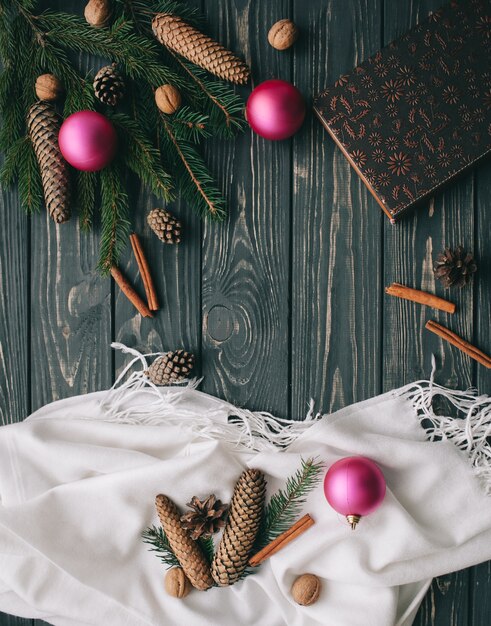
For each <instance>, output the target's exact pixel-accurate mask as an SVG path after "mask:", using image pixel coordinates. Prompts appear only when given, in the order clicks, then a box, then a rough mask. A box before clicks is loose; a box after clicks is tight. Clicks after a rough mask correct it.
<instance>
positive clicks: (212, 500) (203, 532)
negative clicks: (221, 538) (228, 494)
mask: <svg viewBox="0 0 491 626" xmlns="http://www.w3.org/2000/svg"><path fill="white" fill-rule="evenodd" d="M188 506H189V507H191V508H192V509H193V510H192V511H188V512H187V513H185V514H184V515H183V516H182V517H181V525H182V527H183V528H185V529H186V530H189V531H191V537H192V539H194V540H197V539H199V538H200V537H203V539H209V538H210V537H211V536H212V535H214V534H215V533H217V532H218V531H219V530H220V529H221V528H223V527H224V526H225V519H226V517H227V512H228V506H227V505H226V504H223V503H222V501H221V500H217V498H216V496H215V494H211V495H210V496H208V497H207V498H206V499H205V500H200V499H199V498H197V497H196V496H193V498H192V499H191V502H188Z"/></svg>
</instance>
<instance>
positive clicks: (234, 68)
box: [152, 13, 250, 85]
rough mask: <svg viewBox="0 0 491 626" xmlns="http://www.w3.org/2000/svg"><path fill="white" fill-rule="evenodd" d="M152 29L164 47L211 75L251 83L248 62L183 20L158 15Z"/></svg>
mask: <svg viewBox="0 0 491 626" xmlns="http://www.w3.org/2000/svg"><path fill="white" fill-rule="evenodd" d="M152 29H153V34H154V35H155V37H156V38H157V40H158V41H159V42H160V43H161V44H162V45H164V46H166V47H167V48H169V50H172V51H173V52H177V53H178V54H180V55H181V56H183V57H184V58H185V59H187V60H188V61H191V63H195V64H196V65H199V67H202V68H203V69H205V70H208V72H210V73H211V74H215V76H218V77H219V78H222V79H223V80H229V81H231V82H232V83H236V84H237V85H243V84H244V83H246V82H247V81H248V80H249V74H250V71H249V68H248V67H247V65H246V64H245V63H244V61H242V60H241V59H239V58H238V57H236V56H235V55H234V54H233V53H232V52H230V51H229V50H227V49H226V48H224V47H223V46H222V45H220V44H219V43H218V42H216V41H214V40H213V39H211V37H208V36H207V35H204V34H203V33H202V32H200V31H199V30H198V29H197V28H194V26H191V25H190V24H187V23H186V22H185V21H184V20H182V19H181V18H180V17H177V16H176V15H171V14H170V13H157V14H156V15H155V17H154V18H153V20H152Z"/></svg>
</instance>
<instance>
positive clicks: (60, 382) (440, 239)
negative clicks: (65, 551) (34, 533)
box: [0, 0, 491, 626]
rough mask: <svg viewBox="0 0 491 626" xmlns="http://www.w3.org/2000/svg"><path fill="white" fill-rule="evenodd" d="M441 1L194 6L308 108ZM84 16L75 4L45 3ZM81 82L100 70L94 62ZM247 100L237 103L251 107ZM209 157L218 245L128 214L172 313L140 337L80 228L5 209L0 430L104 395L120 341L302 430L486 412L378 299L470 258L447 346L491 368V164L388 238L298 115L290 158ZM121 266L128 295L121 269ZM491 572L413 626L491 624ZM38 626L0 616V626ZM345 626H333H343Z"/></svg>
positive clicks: (484, 570) (228, 148)
mask: <svg viewBox="0 0 491 626" xmlns="http://www.w3.org/2000/svg"><path fill="white" fill-rule="evenodd" d="M440 3H441V2H440V0H407V1H405V2H389V1H388V0H385V1H384V0H262V1H261V0H256V1H254V0H207V1H206V2H205V1H204V0H203V1H202V2H199V0H195V1H194V4H195V5H196V6H198V7H199V8H200V9H201V10H202V11H203V13H204V14H205V15H206V17H207V22H208V27H209V31H210V33H211V34H212V35H214V36H216V37H217V38H219V39H220V40H221V41H222V42H224V43H225V44H227V45H228V46H230V47H231V48H232V49H233V50H236V51H238V52H240V53H241V54H243V56H245V58H246V59H247V61H248V62H249V63H250V64H251V67H252V69H253V77H254V83H255V84H257V83H258V82H260V81H262V80H265V79H267V78H276V77H277V78H283V79H286V80H291V81H293V82H294V83H295V84H296V85H297V86H298V87H299V88H300V89H301V90H302V92H303V93H304V94H305V96H306V98H307V100H308V102H309V103H310V101H311V99H312V97H313V96H314V95H315V94H316V93H318V92H319V91H320V90H321V89H322V88H323V87H325V86H326V85H328V84H329V83H330V82H332V81H333V80H335V79H336V78H337V76H338V75H339V74H341V73H345V72H348V71H349V70H350V69H351V68H352V67H353V66H354V65H355V64H356V63H358V62H360V61H362V60H363V59H365V58H366V57H367V56H369V55H370V54H372V53H374V52H375V51H376V50H377V49H378V48H380V47H381V46H382V45H383V44H385V43H387V42H388V41H390V40H391V39H393V38H394V37H396V36H398V35H400V34H402V33H403V32H404V31H406V30H407V29H408V28H410V27H411V26H412V25H414V24H415V23H416V22H417V21H418V20H420V19H423V18H424V17H425V16H426V15H427V14H428V12H429V11H431V10H434V9H436V8H437V7H438V6H439V4H440ZM44 4H45V6H51V7H57V6H58V7H61V6H63V8H64V9H66V10H73V11H76V12H79V13H81V12H82V11H83V4H84V3H82V2H77V1H76V0H70V2H61V0H59V2H48V1H46V2H44ZM283 17H292V18H293V19H294V20H295V21H296V23H297V24H298V26H299V27H300V30H301V38H300V40H299V41H298V42H297V44H296V45H295V46H294V48H293V49H292V50H290V51H286V52H277V51H275V50H273V49H272V48H271V47H269V45H268V44H267V39H266V35H267V30H268V28H269V26H270V25H271V24H273V23H274V22H275V21H276V20H278V19H281V18H283ZM80 63H81V65H82V66H83V67H86V68H94V67H95V68H97V67H99V66H100V65H102V63H97V64H95V62H94V61H93V60H88V59H85V58H82V59H80ZM242 91H243V95H244V97H246V96H247V93H248V89H243V90H242ZM205 152H206V156H207V159H208V162H209V164H210V167H211V169H212V171H213V172H214V173H215V174H216V176H217V178H218V180H219V181H220V184H221V186H222V188H223V190H224V192H225V194H226V195H227V197H228V198H229V203H230V218H229V220H228V222H227V223H226V224H225V225H221V226H217V225H214V224H209V223H206V224H203V223H202V222H200V220H199V219H198V218H197V217H196V216H195V215H194V213H193V211H192V209H191V208H190V207H188V206H186V205H185V204H184V203H181V202H177V203H176V204H175V205H174V206H173V210H174V211H175V212H176V213H177V214H178V215H179V216H180V217H181V218H182V220H183V222H184V224H185V228H186V236H185V238H184V241H183V243H182V244H181V245H179V246H176V247H173V248H167V247H165V248H164V247H163V246H162V245H161V244H160V242H158V240H157V239H156V238H155V237H154V236H153V235H152V234H151V233H150V232H149V230H148V227H147V226H146V224H145V215H146V213H147V211H148V210H149V209H150V208H152V207H153V206H158V205H157V204H155V199H154V198H152V197H149V196H147V195H144V194H139V193H138V192H137V191H136V190H135V192H134V193H133V195H132V205H133V207H134V225H135V230H136V231H137V232H139V233H141V235H142V239H143V243H144V246H145V249H146V250H147V251H148V254H149V257H150V259H151V264H152V267H153V268H155V270H154V273H155V276H156V277H158V285H157V288H158V291H159V297H160V300H161V302H163V303H164V307H163V309H162V310H161V311H160V312H159V314H158V316H157V317H156V319H154V320H148V319H142V318H141V317H140V315H138V314H137V313H136V312H135V311H134V309H133V308H132V307H131V305H130V304H129V303H128V302H127V300H126V299H125V298H124V297H122V296H121V294H120V293H118V292H117V291H115V289H114V286H112V285H111V284H110V282H109V280H106V279H101V278H100V277H99V276H98V275H97V274H96V273H95V271H94V267H95V265H96V260H97V249H98V237H97V233H95V234H93V235H92V236H89V237H87V236H86V235H83V234H81V233H80V232H79V230H78V227H77V224H76V221H75V220H73V221H72V222H70V223H69V224H68V225H64V226H61V227H56V226H55V225H54V224H53V223H52V222H51V221H50V219H49V218H47V217H46V215H44V214H43V215H36V216H34V217H33V218H32V219H27V218H26V217H25V216H24V215H23V214H22V213H21V212H20V210H19V207H18V197H17V194H16V192H15V190H10V191H5V190H2V193H1V207H0V210H1V212H2V215H3V228H2V229H1V230H0V364H1V368H2V372H3V375H2V377H1V379H0V418H1V420H2V422H3V423H10V422H14V421H18V420H21V419H23V418H24V417H25V416H26V415H28V414H29V413H30V412H31V411H32V410H34V409H36V408H38V407H40V406H42V405H43V404H45V403H47V402H50V401H52V400H55V399H58V398H63V397H66V396H71V395H75V394H78V393H86V392H90V391H95V390H97V389H101V388H105V387H108V386H109V385H110V384H111V381H112V380H113V379H114V376H115V375H116V373H117V372H118V370H119V369H120V368H121V367H122V365H123V363H124V358H123V357H121V356H120V355H119V354H117V355H114V354H112V353H111V350H110V348H109V344H110V342H111V340H113V339H115V340H118V341H122V342H124V343H127V344H129V345H132V346H136V347H139V348H141V349H145V350H147V349H148V350H150V351H154V350H164V349H171V348H177V347H180V346H185V347H186V348H188V349H190V350H192V351H193V352H194V353H195V354H196V355H197V356H198V374H202V375H204V376H205V380H204V383H203V387H202V388H203V390H205V391H207V392H210V393H213V394H217V395H219V396H221V397H224V398H226V399H228V400H230V401H232V402H234V403H237V404H241V405H247V406H248V407H250V408H261V409H266V410H270V411H273V412H275V413H276V414H278V415H281V416H285V417H292V418H295V419H301V418H302V417H303V416H304V415H305V412H306V407H307V402H308V400H309V398H310V397H313V398H315V399H316V401H317V406H318V407H319V408H322V409H323V410H325V411H333V410H336V409H337V408H340V407H341V406H345V405H346V404H349V403H352V402H356V401H358V400H362V399H364V398H367V397H370V396H373V395H375V394H377V393H380V392H383V391H386V390H388V389H391V388H393V387H397V386H400V385H402V384H405V383H408V382H410V381H412V380H414V379H416V378H420V377H425V376H427V375H428V374H429V371H430V358H431V354H432V353H435V355H436V356H437V360H438V367H439V371H438V375H437V379H438V381H439V382H441V383H442V384H447V385H450V386H455V387H466V386H469V385H471V384H472V385H477V386H478V388H479V389H480V390H481V391H482V392H484V393H490V392H491V375H490V373H489V372H488V371H486V370H485V369H484V368H482V367H480V366H478V365H476V364H475V363H473V362H471V361H470V360H469V359H468V358H467V357H464V356H463V355H461V354H460V353H459V352H458V351H456V350H453V349H451V348H450V347H449V346H447V345H443V344H442V342H440V341H439V340H438V339H437V338H436V337H433V336H432V335H430V334H429V333H428V332H427V331H425V330H424V322H425V321H426V319H427V318H428V317H429V314H428V312H427V311H425V310H423V309H421V308H418V307H417V306H415V305H413V304H411V303H405V302H402V301H398V300H396V299H389V298H386V297H385V296H384V294H383V287H384V285H385V284H388V283H390V282H393V281H399V282H406V283H408V284H411V285H413V286H416V287H423V288H427V289H430V290H435V291H436V292H437V293H439V294H441V293H442V290H441V288H440V287H439V285H435V283H434V280H433V275H432V271H431V265H432V258H433V256H434V255H435V254H436V252H438V251H439V250H440V249H441V248H442V247H443V246H444V245H447V244H450V245H456V244H458V243H463V244H465V245H467V246H468V247H469V248H471V249H473V250H474V252H475V254H476V256H477V259H478V264H479V274H478V276H477V279H476V281H475V282H474V286H473V287H472V288H468V289H466V290H464V291H462V293H459V294H457V295H456V296H455V297H456V300H457V303H458V306H459V315H458V316H455V317H454V318H452V319H451V320H447V319H446V316H445V315H444V314H442V315H439V316H438V315H437V316H436V318H437V319H440V320H441V321H443V323H445V322H447V321H448V323H449V325H450V326H451V327H452V328H453V329H455V330H456V331H457V332H460V333H462V334H463V335H465V336H466V337H468V338H470V339H473V340H474V341H475V342H476V343H477V344H478V345H480V346H481V347H482V348H484V349H487V350H488V351H489V350H490V349H491V332H490V320H491V303H490V293H491V255H490V252H489V249H490V245H489V242H490V237H491V218H490V214H491V164H489V163H488V164H484V165H482V166H480V167H479V168H478V169H477V170H476V171H475V172H473V173H471V174H469V175H468V176H467V177H465V178H464V179H462V180H461V181H459V182H458V183H457V184H454V185H452V186H451V187H450V188H449V189H448V190H447V191H445V192H444V193H443V194H440V195H438V196H437V197H436V198H435V199H434V201H432V202H431V203H429V205H428V206H426V207H423V208H422V209H421V210H420V211H419V212H418V213H416V214H413V215H411V216H408V217H407V218H406V219H405V220H404V221H403V222H401V223H400V224H398V225H397V226H395V227H394V226H390V225H389V224H388V222H387V220H386V219H385V217H384V216H383V215H382V213H381V212H380V210H379V208H378V206H377V205H376V203H375V201H374V200H373V198H372V197H371V196H370V194H369V193H368V192H367V191H366V189H365V187H364V186H363V185H362V184H361V183H360V181H359V180H358V177H357V176H356V175H354V174H353V172H352V170H351V169H350V167H349V166H348V164H347V163H346V161H345V159H344V158H343V157H342V155H341V154H340V152H339V151H338V150H337V149H336V148H335V146H334V145H333V143H332V142H331V141H330V139H329V138H328V137H327V135H326V134H325V132H324V131H323V129H322V128H321V126H320V124H319V123H318V122H317V120H316V119H314V117H313V116H312V115H311V114H309V116H308V117H307V120H306V122H305V124H304V127H303V128H302V130H301V131H300V133H298V135H297V136H296V137H295V138H294V139H293V140H291V141H285V142H280V143H271V142H268V141H265V140H263V139H261V138H260V137H258V136H255V135H252V134H251V133H250V132H246V133H245V134H244V135H242V136H241V137H239V138H238V139H237V140H236V141H232V142H230V141H229V142H227V141H223V142H221V141H220V142H218V141H214V142H208V144H207V146H206V148H205ZM123 265H124V267H125V270H126V271H127V273H128V275H129V276H130V278H132V279H135V278H136V275H137V274H136V268H135V263H134V261H133V260H132V257H131V255H130V254H129V252H128V253H127V254H126V256H125V258H124V259H123ZM490 597H491V567H490V564H489V563H488V564H483V565H481V566H479V567H474V568H471V569H469V570H466V571H463V572H457V573H454V574H450V575H448V576H443V577H440V578H438V579H436V580H435V581H434V583H433V585H432V587H431V589H430V591H429V592H428V595H427V597H426V599H425V601H424V603H423V605H422V607H421V609H420V611H419V614H418V616H417V618H416V622H415V623H416V624H417V625H418V626H429V625H430V624H431V625H433V626H450V625H452V626H484V625H485V624H488V623H490V622H491V603H490ZM28 623H29V624H30V623H32V621H31V620H21V619H17V618H13V617H8V616H2V615H0V624H1V625H2V626H7V625H8V626H14V625H15V626H20V625H21V624H22V625H26V624H28ZM343 626H344V625H343Z"/></svg>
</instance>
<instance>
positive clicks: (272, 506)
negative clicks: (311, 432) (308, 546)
mask: <svg viewBox="0 0 491 626" xmlns="http://www.w3.org/2000/svg"><path fill="white" fill-rule="evenodd" d="M323 470H324V465H323V463H322V462H317V461H316V460H315V459H313V458H310V459H308V460H307V461H305V460H303V459H302V465H301V467H300V468H299V469H298V470H297V471H296V472H295V474H293V476H290V477H289V478H288V479H287V481H286V486H285V488H284V489H280V490H279V491H277V492H276V493H275V494H274V495H273V496H272V497H271V499H270V501H269V503H268V505H267V506H266V509H265V511H264V516H263V524H262V525H261V528H260V531H259V533H258V538H257V542H256V548H257V550H256V551H258V550H260V549H261V548H263V547H264V546H266V545H267V544H268V543H270V542H271V541H273V539H276V537H278V535H281V533H283V532H285V531H286V530H288V529H289V528H290V526H292V524H294V523H295V521H296V519H297V517H298V516H299V515H300V514H301V512H302V507H303V506H304V504H305V500H306V498H307V495H308V494H309V493H310V492H311V491H312V490H313V489H315V487H316V486H317V485H318V484H319V482H320V481H321V478H322V473H323Z"/></svg>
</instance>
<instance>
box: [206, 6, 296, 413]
mask: <svg viewBox="0 0 491 626" xmlns="http://www.w3.org/2000/svg"><path fill="white" fill-rule="evenodd" d="M204 10H205V12H206V15H207V18H208V20H207V23H208V26H209V30H210V32H211V34H212V35H213V36H215V37H216V38H217V39H219V40H220V41H221V42H223V43H224V44H225V45H227V46H228V47H230V48H231V49H232V50H234V51H236V52H237V53H238V54H240V55H242V56H243V57H245V58H246V60H247V62H248V63H249V64H250V65H251V67H252V72H253V83H254V85H257V84H258V83H259V82H261V81H263V80H265V79H268V78H273V77H274V78H283V79H285V80H289V79H290V57H289V53H286V55H285V53H281V52H278V51H276V50H274V49H273V48H271V47H270V45H269V44H268V42H267V33H268V30H269V27H270V26H271V25H272V24H273V23H274V22H275V21H277V20H278V19H280V18H282V17H285V16H286V15H288V14H289V2H287V0H277V1H276V2H253V1H251V0H235V1H234V0H231V1H230V2H227V3H224V2H220V1H219V0H210V1H207V2H206V3H205V5H204ZM248 93H249V89H247V90H244V95H245V96H246V95H247V94H248ZM207 155H208V161H209V163H210V165H211V169H212V170H213V172H214V173H215V174H216V175H217V176H218V179H219V181H220V184H221V185H222V186H223V188H224V192H225V194H226V196H227V197H228V199H229V211H230V215H229V218H228V221H227V222H226V223H225V224H223V225H217V224H211V223H206V224H205V226H204V232H203V266H202V267H203V270H202V314H203V374H204V375H205V381H204V387H203V388H204V389H205V390H206V391H209V392H210V393H214V394H217V395H219V396H223V397H225V398H227V399H229V400H231V401H233V402H236V403H239V404H247V405H248V407H250V408H255V407H260V408H262V409H265V410H271V411H274V412H276V413H279V414H281V415H286V414H287V411H288V382H289V381H288V337H289V328H288V317H289V316H288V307H289V305H288V299H289V295H288V291H289V228H290V184H291V173H290V155H291V143H290V142H289V141H282V142H270V141H266V140H264V139H262V138H260V137H259V136H258V135H253V134H251V132H250V131H247V132H246V133H245V134H244V135H242V136H240V137H239V138H238V139H237V140H236V141H234V142H233V143H231V142H230V143H227V142H216V143H213V145H210V144H209V145H208V146H207Z"/></svg>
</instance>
